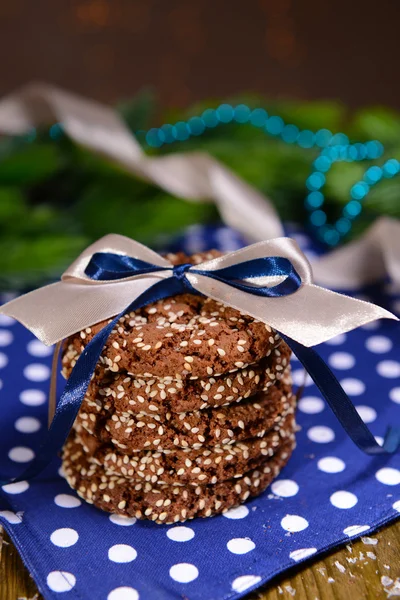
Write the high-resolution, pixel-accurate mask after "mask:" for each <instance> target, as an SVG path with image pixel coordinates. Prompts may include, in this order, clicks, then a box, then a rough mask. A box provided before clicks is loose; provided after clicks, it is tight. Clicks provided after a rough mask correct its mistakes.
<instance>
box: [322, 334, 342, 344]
mask: <svg viewBox="0 0 400 600" xmlns="http://www.w3.org/2000/svg"><path fill="white" fill-rule="evenodd" d="M345 341H346V334H345V333H339V335H336V336H335V337H334V338H332V339H330V340H326V342H325V343H326V344H329V345H330V346H340V344H344V342H345Z"/></svg>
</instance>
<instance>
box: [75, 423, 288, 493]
mask: <svg viewBox="0 0 400 600" xmlns="http://www.w3.org/2000/svg"><path fill="white" fill-rule="evenodd" d="M295 428H296V423H295V419H294V416H293V414H292V413H289V414H288V415H287V416H286V417H284V418H282V419H281V420H280V421H279V422H278V423H276V425H275V426H274V427H273V428H272V429H271V430H270V431H269V432H268V433H267V434H266V435H265V436H264V437H263V438H253V439H249V440H246V441H245V442H238V443H237V444H233V445H230V446H229V445H226V446H222V447H220V448H216V447H211V448H201V449H198V450H192V449H191V448H183V449H177V450H166V451H164V452H153V451H145V452H140V453H136V454H131V455H127V454H123V453H121V452H119V451H118V450H117V449H116V448H113V447H110V446H109V445H104V444H100V443H99V442H98V441H97V440H96V438H95V437H94V436H92V435H90V434H88V433H87V432H86V431H85V430H84V429H82V430H81V431H80V432H79V434H76V435H75V437H72V440H75V441H76V442H77V443H79V444H81V445H82V446H83V450H84V451H85V452H86V454H87V456H88V457H89V460H90V462H95V463H96V464H98V465H103V466H104V469H105V470H106V472H107V474H115V475H118V476H120V477H125V478H127V479H132V478H133V479H135V480H138V479H139V478H140V479H143V481H146V482H150V483H152V484H155V483H158V484H169V485H173V484H174V483H176V482H179V483H182V484H188V485H196V486H197V485H206V484H216V483H217V482H221V481H226V480H228V479H232V478H237V477H241V476H242V475H243V474H244V473H245V472H247V471H249V470H252V469H255V468H256V467H258V466H259V465H260V464H261V463H263V462H264V461H265V458H266V457H271V456H273V455H274V453H275V451H276V448H277V447H278V446H279V445H280V444H281V443H282V441H283V440H284V439H285V438H287V437H288V436H290V435H292V434H293V433H294V431H295Z"/></svg>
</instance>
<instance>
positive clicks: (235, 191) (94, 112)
mask: <svg viewBox="0 0 400 600" xmlns="http://www.w3.org/2000/svg"><path fill="white" fill-rule="evenodd" d="M55 121H56V122H61V123H62V125H63V128H64V131H65V132H66V134H67V135H69V136H70V137H71V138H72V139H73V140H75V141H76V142H77V143H78V144H82V145H83V146H85V147H87V148H89V149H91V150H93V151H95V152H99V153H101V154H103V155H104V156H106V157H108V158H109V159H111V160H113V161H115V162H116V163H118V164H120V165H121V166H123V167H124V168H125V169H127V170H128V171H130V172H132V173H134V174H135V175H137V176H139V177H141V178H143V179H145V180H147V181H150V182H152V183H153V184H155V185H158V186H159V187H161V188H163V189H165V190H166V191H168V192H169V193H171V194H173V195H176V196H178V197H180V198H184V199H185V200H189V201H194V202H204V201H205V202H214V203H215V204H216V205H217V207H218V209H219V211H220V213H221V216H222V218H223V220H224V221H225V222H226V223H227V224H228V225H230V226H231V227H234V228H235V229H237V230H238V231H240V232H241V233H242V234H243V235H244V236H245V237H246V238H248V239H249V240H251V241H261V240H266V239H272V238H275V237H280V236H281V235H283V228H282V224H281V222H280V220H279V217H278V215H277V213H276V211H275V209H274V207H273V205H272V203H271V202H270V201H269V199H268V198H266V197H265V196H263V195H262V194H261V193H260V192H258V191H257V190H255V189H254V188H253V187H252V186H250V185H249V184H247V183H245V182H244V181H243V180H242V179H240V178H239V177H237V176H236V175H235V174H234V173H232V171H230V170H229V169H227V168H226V167H225V166H223V165H221V164H220V163H219V162H218V161H217V160H215V159H214V158H212V157H211V156H209V155H207V154H205V153H200V152H190V153H185V154H178V153H177V154H171V155H168V156H162V157H147V156H146V155H145V154H144V153H143V152H142V150H141V148H140V146H139V144H138V143H137V141H136V140H135V138H134V136H133V135H132V134H131V132H130V131H129V129H128V128H127V127H126V125H125V124H124V122H123V121H122V119H121V118H120V117H119V115H118V114H117V113H116V112H115V111H114V110H113V109H112V108H109V107H107V106H103V105H101V104H99V103H97V102H94V101H92V100H87V99H84V98H81V97H79V96H75V95H73V94H70V93H68V92H65V91H63V90H60V89H58V88H56V87H53V86H50V85H46V84H31V85H28V86H26V87H24V88H22V89H21V90H19V91H18V92H16V93H15V94H12V95H10V96H7V97H5V98H3V99H2V100H0V132H2V133H6V134H9V135H16V134H24V133H27V132H29V131H30V129H31V128H32V127H37V126H39V125H43V124H49V123H53V122H55ZM313 268H314V274H315V280H316V281H317V282H318V283H321V284H322V285H328V286H330V287H337V288H341V289H357V288H359V287H361V286H362V285H364V284H368V283H371V282H374V281H376V280H379V279H382V278H383V277H384V276H385V275H386V274H389V275H390V276H391V277H392V278H393V280H394V281H395V282H396V283H398V284H399V285H400V222H399V221H396V220H394V219H389V218H387V217H384V218H382V219H380V220H378V221H377V222H376V224H375V225H373V226H372V228H371V229H370V230H369V231H368V232H367V233H366V234H365V235H364V236H362V237H361V238H360V239H359V240H357V241H356V242H352V243H350V244H347V245H346V246H344V247H343V248H340V249H339V250H335V251H333V252H331V253H329V254H327V255H326V256H324V257H322V258H321V259H318V260H315V261H313Z"/></svg>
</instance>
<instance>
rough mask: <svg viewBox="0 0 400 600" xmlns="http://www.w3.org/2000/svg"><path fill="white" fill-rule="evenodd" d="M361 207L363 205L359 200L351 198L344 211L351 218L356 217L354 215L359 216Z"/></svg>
mask: <svg viewBox="0 0 400 600" xmlns="http://www.w3.org/2000/svg"><path fill="white" fill-rule="evenodd" d="M361 208H362V206H361V204H360V202H358V200H350V202H349V203H348V204H346V206H345V207H344V209H343V212H344V213H345V215H346V216H347V217H349V219H354V217H357V216H358V215H359V214H360V212H361Z"/></svg>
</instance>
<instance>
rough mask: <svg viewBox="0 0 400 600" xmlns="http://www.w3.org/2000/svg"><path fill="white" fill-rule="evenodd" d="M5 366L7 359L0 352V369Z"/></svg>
mask: <svg viewBox="0 0 400 600" xmlns="http://www.w3.org/2000/svg"><path fill="white" fill-rule="evenodd" d="M6 365H8V357H7V355H6V354H4V352H0V369H3V368H4V367H5V366H6Z"/></svg>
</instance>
